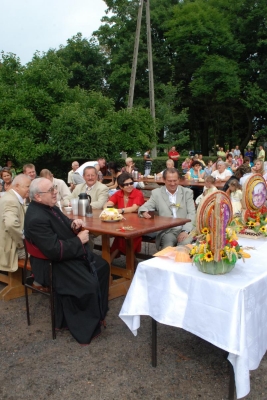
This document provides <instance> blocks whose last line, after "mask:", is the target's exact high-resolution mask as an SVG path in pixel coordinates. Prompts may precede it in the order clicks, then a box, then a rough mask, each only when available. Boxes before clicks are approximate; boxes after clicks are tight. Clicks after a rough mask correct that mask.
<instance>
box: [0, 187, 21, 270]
mask: <svg viewBox="0 0 267 400" xmlns="http://www.w3.org/2000/svg"><path fill="white" fill-rule="evenodd" d="M24 216H25V210H24V206H23V205H22V204H20V202H19V200H18V198H17V196H16V194H15V193H14V192H13V190H12V189H10V190H9V191H8V192H6V194H5V195H4V196H3V197H1V198H0V270H2V271H9V272H14V271H16V270H17V269H18V254H17V248H20V249H21V248H23V227H24Z"/></svg>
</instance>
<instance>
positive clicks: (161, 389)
mask: <svg viewBox="0 0 267 400" xmlns="http://www.w3.org/2000/svg"><path fill="white" fill-rule="evenodd" d="M98 240H99V239H98ZM147 246H149V248H148V247H147ZM142 251H143V252H145V251H148V252H149V254H153V252H155V248H153V245H151V244H149V245H147V244H146V245H144V244H143V249H142ZM116 262H117V263H118V265H121V266H122V265H123V264H125V258H124V257H121V258H120V259H118V260H117V261H116ZM0 289H1V286H0ZM123 301H124V297H119V298H117V299H114V300H111V301H110V303H109V312H108V316H107V319H106V320H107V329H105V330H103V332H102V334H101V335H100V336H99V337H98V338H97V339H95V340H93V341H92V343H91V344H90V345H89V346H80V345H79V344H78V343H77V342H76V341H75V340H74V339H73V338H72V336H71V335H70V333H69V332H68V331H64V332H58V333H57V338H56V340H52V333H51V323H50V311H49V300H48V299H47V298H45V296H42V295H40V294H33V295H31V296H30V311H31V322H32V325H31V326H29V327H28V326H27V320H26V307H25V299H24V298H19V299H14V300H11V301H8V302H4V301H0V400H34V399H39V400H46V399H48V400H59V399H64V400H87V399H88V400H89V399H90V400H141V399H142V400H167V399H184V400H194V399H203V400H206V399H211V400H226V399H227V398H228V384H229V368H228V362H227V361H226V359H225V353H224V351H222V350H221V349H219V348H217V347H215V346H213V345H212V344H210V343H208V342H206V341H204V340H202V339H200V338H198V337H197V336H194V335H192V334H190V333H189V332H186V331H184V330H182V329H177V328H173V327H170V326H165V325H161V324H158V366H157V367H156V368H153V367H152V366H151V319H150V318H149V317H141V327H140V329H139V331H138V335H137V336H136V337H135V336H133V334H132V333H131V331H130V330H129V329H128V328H127V326H126V325H125V324H124V322H122V320H121V319H120V318H119V317H118V314H119V312H120V309H121V307H122V304H123ZM250 383H251V392H250V394H249V395H248V396H247V397H246V399H247V400H263V399H264V400H266V399H267V357H266V355H265V357H264V358H263V360H262V362H261V364H260V367H259V368H258V369H257V370H255V371H252V372H251V379H250Z"/></svg>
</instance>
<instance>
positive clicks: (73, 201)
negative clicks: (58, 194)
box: [70, 197, 79, 215]
mask: <svg viewBox="0 0 267 400" xmlns="http://www.w3.org/2000/svg"><path fill="white" fill-rule="evenodd" d="M78 202H79V199H78V197H76V198H75V199H70V203H71V207H72V214H73V215H78Z"/></svg>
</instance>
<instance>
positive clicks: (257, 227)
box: [231, 211, 267, 236]
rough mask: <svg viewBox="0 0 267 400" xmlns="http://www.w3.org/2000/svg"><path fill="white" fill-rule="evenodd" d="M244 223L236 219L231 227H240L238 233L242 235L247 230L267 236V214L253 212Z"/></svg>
mask: <svg viewBox="0 0 267 400" xmlns="http://www.w3.org/2000/svg"><path fill="white" fill-rule="evenodd" d="M245 221H246V222H243V221H242V220H241V218H234V220H233V221H232V223H231V225H233V226H234V225H236V226H239V229H238V231H239V232H240V233H241V234H242V233H245V232H246V230H247V229H250V230H251V231H253V232H254V233H256V234H262V235H263V236H267V212H264V213H263V212H260V211H258V212H252V211H250V212H249V213H248V215H247V216H246V218H245Z"/></svg>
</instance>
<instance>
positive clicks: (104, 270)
mask: <svg viewBox="0 0 267 400" xmlns="http://www.w3.org/2000/svg"><path fill="white" fill-rule="evenodd" d="M222 153H223V152H222V151H220V154H222ZM218 156H219V160H218V161H217V162H216V164H214V163H213V162H212V161H209V162H208V164H207V165H206V164H205V163H204V161H203V159H202V156H201V155H200V156H197V157H196V158H195V159H194V160H193V162H191V160H190V159H186V160H185V162H184V163H183V164H182V170H183V172H184V173H185V172H186V173H189V174H190V177H191V178H192V179H195V180H199V179H203V180H204V179H205V186H204V189H203V191H202V190H201V193H199V192H196V191H194V189H195V188H194V185H193V186H191V187H190V188H189V187H184V186H182V185H181V184H180V182H181V181H180V179H181V176H180V174H179V172H178V170H177V169H176V168H174V161H173V160H172V159H169V160H167V162H166V169H164V170H163V171H161V172H160V173H159V174H158V176H159V177H162V180H163V183H164V185H162V186H161V187H158V188H155V189H154V190H152V192H151V196H150V198H149V199H148V200H147V201H146V202H145V199H144V195H143V193H142V191H141V190H138V188H137V187H136V186H137V185H136V182H134V178H133V172H134V171H135V166H134V163H133V160H132V159H131V158H127V159H126V165H125V167H124V168H123V169H122V170H120V169H119V168H118V167H117V165H116V163H113V162H110V163H108V164H107V165H106V160H105V159H104V158H103V157H101V158H99V159H97V161H89V162H86V163H84V164H83V165H81V166H79V163H78V162H77V161H74V162H73V163H72V170H71V171H70V172H69V173H68V185H69V186H67V184H66V183H65V182H64V181H63V180H61V179H57V178H54V176H53V173H52V172H51V171H50V170H48V169H42V170H41V171H40V174H39V176H37V174H36V170H35V166H34V165H33V164H26V165H24V166H23V173H22V174H19V175H17V176H15V177H13V172H14V171H12V169H11V166H10V167H4V168H3V169H2V170H1V181H0V191H1V192H7V193H5V194H4V196H1V197H2V198H1V199H0V215H1V220H0V224H1V229H0V236H1V244H0V246H1V248H2V249H1V250H2V251H1V253H0V270H3V271H7V272H12V271H15V270H16V269H17V268H18V267H17V263H18V258H25V252H24V245H23V239H24V237H25V239H26V243H27V246H29V247H30V248H31V250H32V251H29V252H30V254H31V257H30V262H31V267H32V272H33V275H34V285H36V287H39V288H40V287H43V288H46V287H47V286H49V282H48V281H49V277H48V263H49V260H51V261H52V262H53V271H54V278H53V279H54V280H53V284H54V289H55V301H56V327H57V328H58V329H62V328H68V329H69V330H70V332H71V334H72V335H73V337H74V338H75V339H76V340H77V341H78V342H79V343H81V344H88V343H90V341H91V340H92V338H94V337H95V336H97V335H98V334H99V333H100V329H101V324H102V323H103V321H104V319H105V316H106V313H107V310H108V288H109V274H110V268H109V265H108V263H107V262H106V261H105V260H104V259H102V257H100V256H98V255H96V254H95V253H94V251H93V245H94V243H93V238H92V237H91V236H92V235H90V236H89V231H88V230H87V229H83V225H84V224H83V221H82V220H81V219H79V218H77V219H74V220H73V219H69V218H68V217H67V216H66V215H65V214H64V212H62V211H61V209H63V207H64V206H68V205H69V203H70V200H71V199H74V198H77V197H78V196H79V194H81V193H86V194H88V195H89V196H90V198H91V206H92V209H98V210H102V209H103V208H106V207H116V208H117V209H118V211H119V213H120V214H127V213H138V215H139V217H140V218H145V219H150V218H151V214H150V213H149V211H151V210H154V211H155V212H156V213H157V214H158V215H159V216H162V217H179V218H186V219H189V220H190V222H187V223H186V224H185V225H183V226H176V227H172V228H168V229H164V230H161V231H158V232H155V233H154V238H155V243H156V247H157V249H163V248H165V247H167V246H175V245H177V243H179V244H187V243H190V242H192V237H191V235H190V232H191V231H192V230H193V226H194V222H195V217H196V207H197V206H198V205H199V204H200V203H201V201H202V200H203V198H204V197H205V196H206V195H207V194H209V193H212V192H213V191H216V190H217V188H216V186H215V183H216V181H222V182H225V185H224V188H223V190H224V191H226V193H227V194H228V195H229V197H230V199H231V201H232V204H233V210H234V214H235V215H238V214H239V213H240V212H241V197H242V185H244V183H245V181H246V179H248V177H249V176H251V174H253V173H259V174H261V175H264V163H263V161H262V160H260V159H259V160H256V161H255V163H254V166H253V167H252V168H251V167H250V159H249V158H248V157H247V158H248V160H245V158H246V157H245V158H244V162H243V163H242V164H241V165H238V164H237V162H235V160H234V157H233V155H232V154H228V155H227V156H226V161H225V162H224V161H222V159H221V157H222V156H221V155H219V154H218ZM238 156H240V155H238ZM108 170H109V172H110V174H111V179H110V181H109V182H108V183H106V184H105V183H104V181H103V176H106V175H107V172H108ZM264 177H265V179H266V178H267V176H265V175H264ZM139 189H140V187H139ZM192 189H193V190H192ZM198 190H199V188H198ZM196 194H197V196H196ZM26 205H27V207H26V209H27V211H26V214H25V210H24V207H25V206H26ZM152 236H153V235H152ZM141 242H142V236H139V237H137V238H135V239H134V241H133V247H134V252H135V253H138V252H140V250H141ZM110 252H111V262H112V261H113V260H114V258H116V257H118V256H119V255H120V254H125V253H126V242H125V239H124V238H121V237H116V238H115V239H114V241H113V244H112V246H111V249H110ZM135 263H136V264H137V261H135Z"/></svg>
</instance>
